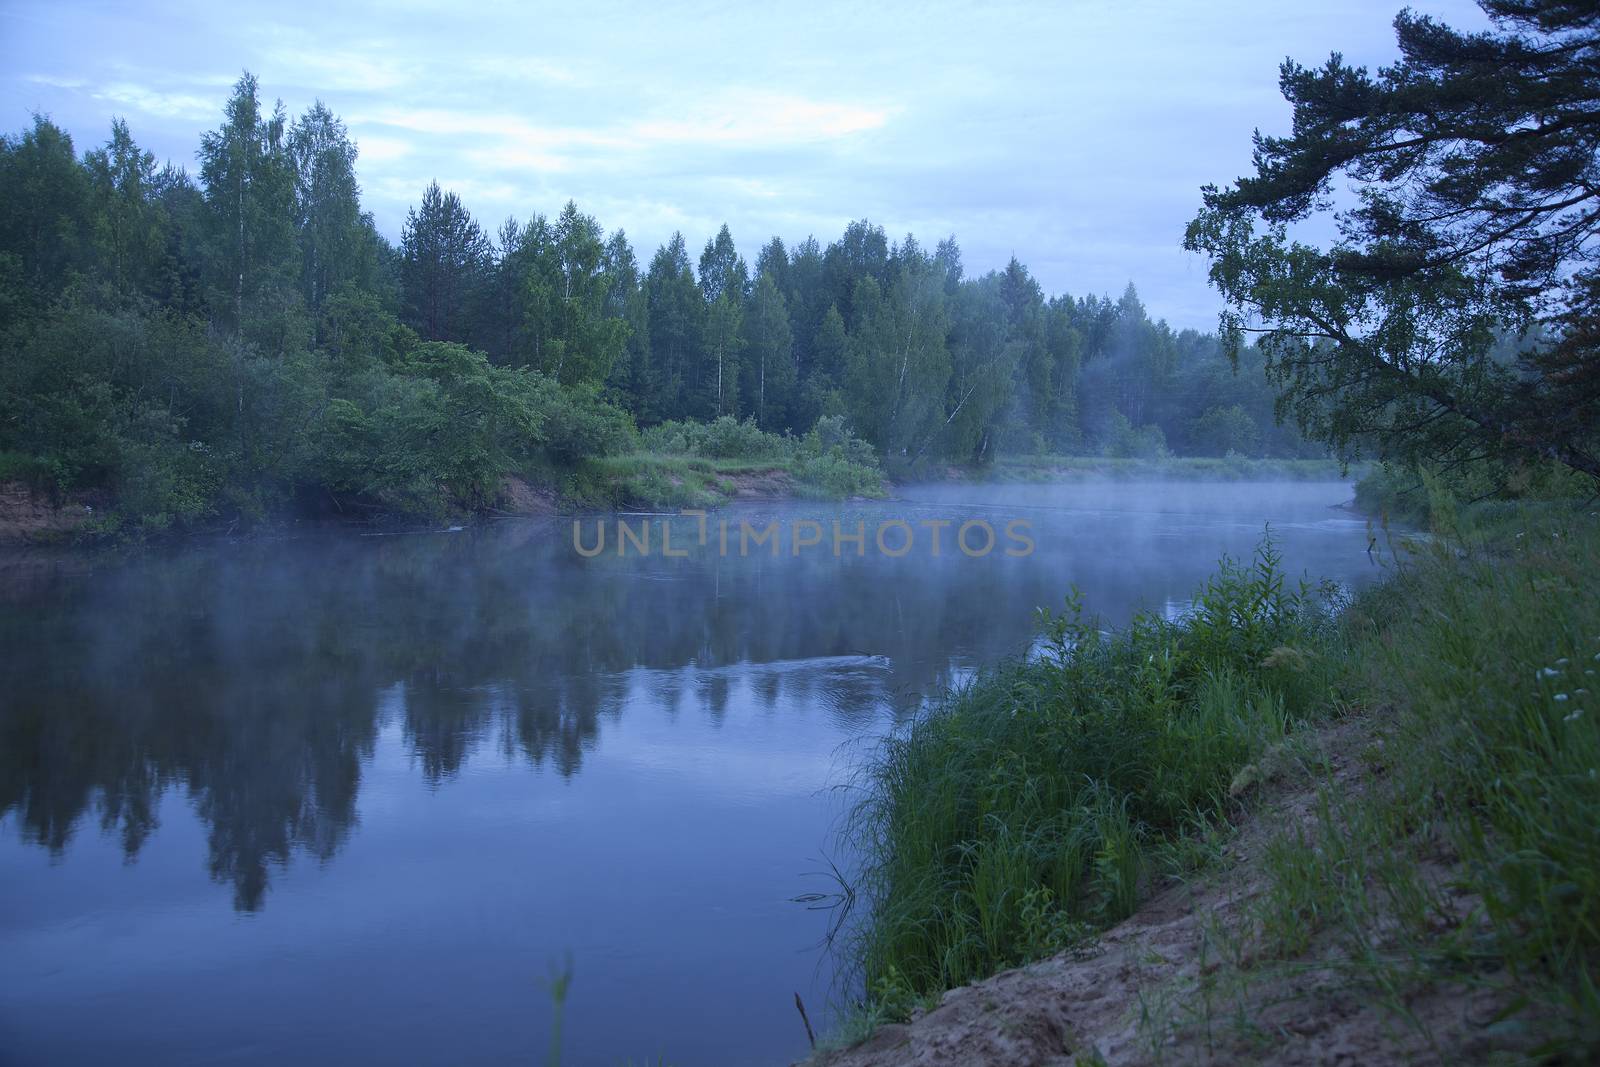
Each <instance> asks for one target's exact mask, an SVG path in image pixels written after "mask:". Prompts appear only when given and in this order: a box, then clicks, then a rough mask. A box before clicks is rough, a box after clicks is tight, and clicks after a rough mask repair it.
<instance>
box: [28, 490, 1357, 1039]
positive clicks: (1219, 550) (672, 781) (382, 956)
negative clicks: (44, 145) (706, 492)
mask: <svg viewBox="0 0 1600 1067" xmlns="http://www.w3.org/2000/svg"><path fill="white" fill-rule="evenodd" d="M903 495H904V497H905V499H903V500H898V501H889V502H881V503H871V504H846V505H836V504H828V505H822V504H781V505H763V506H753V505H752V506H744V507H740V508H735V509H731V510H730V511H727V512H723V513H717V514H714V515H713V516H712V520H713V522H714V521H715V520H716V519H717V518H718V517H719V516H727V517H732V518H736V519H737V518H746V519H748V521H749V522H751V523H753V524H758V523H766V522H770V521H778V522H780V523H791V522H793V521H795V520H797V519H802V518H809V519H814V520H816V521H818V522H820V523H822V524H823V525H824V526H831V524H832V522H833V521H834V520H835V519H838V520H839V521H840V522H841V523H843V524H845V525H846V526H848V527H852V528H853V527H854V525H855V523H856V522H858V521H859V522H864V523H865V524H866V527H867V529H868V530H869V531H870V530H872V529H873V528H874V527H875V526H876V525H877V524H878V523H880V522H882V521H885V520H888V519H901V520H904V521H907V522H909V523H911V524H913V525H915V524H916V523H918V522H919V521H920V520H923V519H929V518H935V519H936V518H948V519H951V520H952V521H953V522H955V523H957V524H959V523H960V522H963V521H966V520H968V519H976V518H981V519H985V520H987V521H989V522H990V523H992V524H993V525H994V526H995V527H996V528H997V529H998V528H1000V527H1002V526H1003V525H1004V523H1005V522H1007V521H1009V520H1010V519H1013V518H1021V519H1025V520H1027V521H1028V522H1029V523H1030V524H1031V531H1030V532H1031V535H1032V537H1033V540H1034V542H1035V544H1036V549H1035V551H1034V552H1033V553H1032V554H1031V555H1028V556H1026V557H1022V558H1017V557H1011V556H1006V555H1005V554H1004V553H1003V552H1000V551H996V552H994V553H992V554H990V555H988V556H986V557H984V558H981V559H974V558H969V557H966V556H964V555H962V554H960V553H959V552H955V551H953V550H952V548H951V545H950V542H949V541H948V540H947V542H946V545H945V551H944V553H943V554H942V555H941V556H939V557H937V558H935V557H932V556H931V555H930V554H929V553H928V552H927V551H926V549H925V547H924V545H923V544H921V543H919V544H918V545H917V546H916V547H915V548H914V549H913V551H911V552H909V553H907V554H906V555H905V556H903V557H901V558H886V557H885V556H883V555H881V554H879V553H877V552H876V551H874V550H873V547H872V544H871V535H870V533H869V536H868V546H867V551H866V554H865V555H863V556H856V555H854V554H853V551H847V553H846V554H844V555H843V556H841V557H836V556H834V555H833V554H832V552H831V551H828V550H827V548H826V547H825V546H824V548H823V549H821V550H813V551H810V552H807V553H804V554H802V555H800V556H798V557H796V556H794V555H792V554H791V553H790V552H789V551H787V546H786V550H785V551H783V552H782V553H781V554H780V555H779V556H778V557H776V558H774V557H772V556H771V555H769V554H768V553H767V552H766V551H759V552H752V553H751V554H750V555H748V556H745V557H741V556H739V555H738V554H737V550H735V551H734V552H733V553H732V554H730V555H728V556H723V555H721V554H719V553H718V552H716V551H714V550H708V549H705V548H698V547H697V548H695V549H694V550H693V551H691V553H690V555H689V556H688V557H686V558H667V557H664V556H662V555H660V554H659V553H657V554H652V555H650V556H647V557H639V556H637V555H630V556H628V557H626V558H618V556H617V555H616V554H615V551H614V547H613V546H609V545H608V551H607V552H606V553H605V554H603V555H601V556H599V557H597V558H594V559H584V558H582V557H580V556H579V554H578V553H577V552H576V551H575V550H574V548H573V543H572V536H571V523H570V520H565V519H563V520H549V521H534V520H519V521H507V522H503V523H497V524H492V525H488V526H483V527H477V528H472V529H468V530H464V531H458V532H454V533H438V534H431V533H430V534H410V535H395V536H381V537H379V536H359V535H356V534H352V533H348V532H326V533H318V534H313V535H306V536H301V537H296V538H293V539H287V540H274V541H246V542H242V543H233V542H208V543H193V542H191V543H185V544H181V545H176V546H164V547H159V548H153V549H149V550H144V551H138V552H133V553H129V554H124V555H119V556H116V557H112V558H109V559H106V560H100V561H97V562H93V563H84V562H83V561H82V560H81V558H73V557H63V558H61V559H60V560H56V559H53V558H51V557H39V556H32V557H28V558H27V559H25V560H13V561H9V562H8V563H6V564H5V565H0V605H3V612H0V1048H4V1049H9V1050H11V1051H12V1052H13V1053H15V1054H16V1055H18V1057H19V1058H20V1059H22V1060H25V1061H28V1062H43V1061H49V1062H55V1063H101V1062H111V1061H117V1062H162V1063H174V1064H175V1063H199V1062H213V1061H215V1060H219V1059H226V1060H228V1061H230V1062H239V1063H277V1062H282V1061H290V1060H292V1061H297V1062H328V1063H333V1062H344V1061H346V1060H348V1059H350V1058H352V1057H357V1056H359V1057H361V1058H363V1059H371V1060H377V1061H382V1062H387V1063H438V1062H451V1061H466V1060H472V1059H483V1060H506V1061H509V1060H513V1059H523V1060H529V1061H537V1060H538V1058H539V1057H541V1056H542V1055H543V1050H544V1049H545V1047H546V1044H547V1041H548V1029H547V1028H548V1025H549V1019H550V1004H549V998H548V995H547V993H546V992H545V989H544V986H543V985H542V983H543V982H544V981H545V980H546V978H547V977H548V975H549V974H550V973H551V970H552V968H559V966H560V965H561V963H562V961H563V960H564V959H566V958H568V956H569V955H570V958H571V960H572V962H573V967H574V984H573V987H572V993H571V996H570V998H569V1000H568V1007H567V1014H566V1021H565V1032H566V1034H567V1042H566V1044H567V1050H568V1055H567V1059H566V1062H571V1063H579V1064H587V1063H599V1064H615V1063H618V1062H621V1061H625V1060H628V1059H630V1058H631V1059H633V1060H634V1061H635V1062H637V1061H640V1060H642V1059H646V1058H650V1059H652V1060H653V1058H654V1057H655V1055H656V1054H657V1053H664V1054H665V1055H666V1056H667V1057H668V1058H669V1059H670V1060H671V1061H673V1062H679V1063H697V1064H702V1063H703V1064H736V1063H737V1064H747V1063H783V1062H787V1061H788V1060H789V1059H790V1058H793V1057H794V1056H797V1055H799V1054H801V1053H802V1052H803V1051H804V1047H805V1036H804V1031H803V1029H802V1028H801V1025H800V1020H799V1019H798V1017H797V1016H796V1013H795V1010H794V1003H793V994H794V993H795V992H796V991H798V992H800V993H801V994H802V995H803V996H804V997H805V999H806V1002H807V1004H808V1006H810V1007H811V1008H812V1014H813V1018H814V1019H816V1018H817V1017H819V1016H824V1015H825V1014H826V1011H825V1008H824V1005H825V1004H826V1003H827V1002H828V999H829V992H830V988H831V986H832V967H833V961H832V960H830V959H829V958H828V956H827V955H826V953H824V952H822V951H821V950H820V949H819V948H818V943H819V941H820V939H821V937H822V936H823V934H824V933H825V932H826V929H827V922H828V917H827V916H826V915H825V914H822V913H818V912H815V911H808V910H806V909H805V908H804V907H802V906H800V905H798V904H795V903H793V902H792V901H791V898H793V897H795V896H796V895H797V894H801V893H805V892H809V891H826V890H827V889H828V888H830V885H829V883H828V882H827V881H826V879H824V878H820V877H818V872H821V871H823V870H825V869H826V866H827V858H829V857H831V858H832V859H834V860H836V861H838V862H839V863H840V864H841V865H845V866H847V865H848V859H849V858H848V857H847V856H840V855H838V854H837V852H836V851H835V850H836V845H835V843H834V841H833V838H832V829H833V827H834V824H835V821H836V819H837V817H838V815H839V814H840V812H841V811H842V810H843V806H844V804H846V803H847V802H848V793H847V792H846V791H843V790H840V789H837V788H833V787H838V786H842V785H844V784H846V783H847V782H848V781H849V777H850V773H851V769H852V766H853V763H854V761H855V760H856V759H858V758H859V757H860V755H861V751H862V746H865V745H869V744H871V743H872V741H873V740H875V739H876V738H879V737H881V736H882V735H883V734H885V733H886V732H887V731H888V730H890V729H892V728H893V727H894V725H895V724H896V723H897V722H899V721H902V720H903V719H904V717H905V716H906V715H908V714H910V713H911V711H912V710H913V709H914V708H915V706H916V704H917V701H918V700H919V699H920V698H921V697H923V696H924V695H926V694H928V693H932V692H936V691H937V690H938V689H940V688H941V687H943V686H946V685H948V684H950V683H951V682H952V681H955V680H959V679H960V678H962V677H964V676H966V675H967V674H968V673H970V672H971V671H972V670H974V669H977V668H979V667H981V666H982V665H983V664H985V663H990V662H993V661H995V660H996V659H999V658H1001V657H1003V656H1007V655H1012V654H1016V653H1018V652H1020V651H1022V650H1023V649H1025V648H1026V646H1027V642H1028V640H1029V638H1030V636H1031V633H1032V629H1033V612H1034V610H1035V608H1037V607H1040V606H1049V607H1058V606H1059V605H1060V604H1061V602H1062V598H1063V596H1064V595H1065V594H1066V593H1067V591H1068V590H1069V588H1070V587H1071V586H1073V585H1076V586H1077V587H1078V588H1080V589H1081V590H1082V592H1083V595H1084V600H1085V603H1086V605H1087V607H1088V609H1089V610H1090V611H1092V612H1094V613H1097V614H1099V615H1101V616H1102V617H1103V618H1104V619H1105V620H1106V621H1107V622H1108V623H1110V624H1119V623H1121V622H1124V621H1126V620H1127V618H1128V617H1129V616H1130V615H1131V614H1132V613H1133V612H1134V611H1135V610H1138V609H1141V608H1145V609H1152V610H1157V611H1161V612H1164V613H1167V614H1174V613H1177V612H1180V611H1182V610H1183V609H1184V608H1185V607H1186V606H1187V604H1188V599H1189V596H1190V594H1191V593H1192V592H1193V591H1194V589H1195V588H1196V587H1197V585H1198V584H1199V583H1201V582H1202V581H1203V580H1204V578H1205V577H1206V576H1207V575H1208V574H1210V573H1211V572H1212V570H1213V569H1214V566H1215V563H1216V560H1217V558H1218V556H1219V555H1221V554H1223V553H1230V554H1232V555H1234V556H1238V557H1248V555H1249V554H1250V552H1251V550H1252V548H1253V547H1254V545H1255V544H1256V542H1257V541H1258V540H1259V539H1260V537H1261V534H1262V531H1263V528H1264V527H1265V526H1266V525H1267V524H1268V523H1270V524H1271V528H1272V531H1273V534H1274V536H1275V537H1276V538H1277V539H1278V541H1279V543H1280V546H1281V547H1282V549H1283V551H1284V554H1285V562H1286V565H1287V567H1288V569H1289V572H1290V575H1291V576H1299V575H1301V574H1302V573H1303V574H1305V575H1306V576H1307V577H1309V578H1310V579H1312V580H1313V581H1315V580H1318V579H1322V578H1330V579H1333V580H1336V581H1338V582H1341V583H1345V584H1348V585H1360V584H1363V583H1365V582H1367V581H1370V580H1372V579H1374V578H1376V577H1378V575H1379V569H1378V567H1377V566H1376V565H1375V564H1374V563H1373V562H1372V561H1371V560H1370V559H1369V557H1368V554H1367V543H1368V542H1367V534H1366V524H1365V522H1364V520H1362V519H1360V518H1358V517H1356V516H1353V515H1351V514H1350V513H1348V512H1344V511H1340V510H1336V509H1335V508H1334V507H1333V505H1337V504H1339V503H1341V502H1343V501H1345V500H1347V499H1348V498H1349V497H1350V491H1349V487H1348V486H1347V485H1345V484H1342V483H1284V484H1272V485H1216V484H1195V483H1187V484H1118V485H1112V484H1089V485H1057V486H1000V487H979V486H968V485H940V486H931V487H914V488H911V489H907V490H905V491H904V494H903ZM590 521H593V520H590ZM650 521H651V522H653V523H655V524H656V525H657V527H659V525H660V524H661V523H663V522H668V521H671V522H673V523H674V531H675V532H674V538H675V541H678V535H679V532H680V531H684V532H686V531H689V530H690V529H692V526H693V523H692V520H685V519H678V520H670V519H665V518H655V519H652V520H650ZM947 536H948V534H947ZM691 540H692V539H691V538H690V537H688V536H684V537H683V538H682V539H681V541H678V543H684V544H687V543H690V541H691ZM174 1005H183V1006H184V1008H183V1011H184V1017H183V1019H182V1025H177V1024H176V1021H175V1020H174V1019H173V1018H172V1014H171V1013H172V1011H173V1006H174ZM0 1058H3V1057H0Z"/></svg>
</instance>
